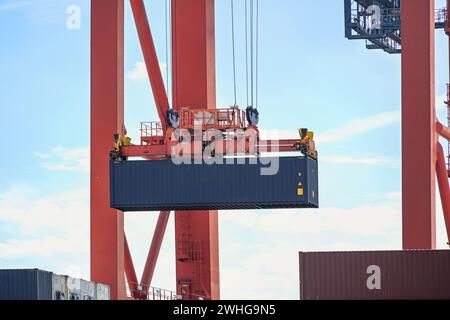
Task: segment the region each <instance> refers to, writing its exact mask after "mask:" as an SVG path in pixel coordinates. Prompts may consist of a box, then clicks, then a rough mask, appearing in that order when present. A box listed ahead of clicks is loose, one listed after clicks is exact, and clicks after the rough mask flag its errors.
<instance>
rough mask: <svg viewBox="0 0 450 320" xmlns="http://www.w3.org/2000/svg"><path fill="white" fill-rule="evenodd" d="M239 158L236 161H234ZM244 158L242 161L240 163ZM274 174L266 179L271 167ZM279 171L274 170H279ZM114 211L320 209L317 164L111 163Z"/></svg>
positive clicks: (286, 160)
mask: <svg viewBox="0 0 450 320" xmlns="http://www.w3.org/2000/svg"><path fill="white" fill-rule="evenodd" d="M235 160H236V159H235ZM241 160H242V159H241ZM275 161H278V163H279V170H278V172H277V173H276V174H275V175H262V174H261V173H262V170H264V169H263V168H266V169H267V168H268V167H270V165H267V164H268V163H271V164H276V162H275ZM275 167H276V166H275ZM110 179H111V190H110V191H111V193H110V200H111V207H112V208H115V209H119V210H122V211H159V210H215V209H218V210H229V209H233V210H236V209H278V208H317V207H318V206H319V193H318V167H317V161H316V160H313V159H311V158H308V157H280V158H261V159H259V160H258V163H256V164H251V163H250V159H245V163H244V164H236V163H235V164H212V165H208V164H205V163H202V164H183V165H176V164H174V163H173V162H172V161H171V160H161V161H157V160H154V161H149V160H144V161H118V162H110Z"/></svg>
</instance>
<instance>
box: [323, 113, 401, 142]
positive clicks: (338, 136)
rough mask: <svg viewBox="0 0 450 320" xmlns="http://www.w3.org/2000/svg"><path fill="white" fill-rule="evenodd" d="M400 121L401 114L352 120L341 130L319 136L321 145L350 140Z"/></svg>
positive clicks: (378, 115) (385, 114)
mask: <svg viewBox="0 0 450 320" xmlns="http://www.w3.org/2000/svg"><path fill="white" fill-rule="evenodd" d="M399 121H400V112H399V111H392V112H383V113H380V114H377V115H374V116H370V117H367V118H362V119H355V120H352V121H350V122H348V123H346V124H345V125H343V126H342V127H340V128H335V129H332V130H329V131H326V132H324V133H321V134H319V135H318V136H317V139H316V140H317V142H318V143H319V144H321V145H323V144H326V143H336V142H341V141H345V140H348V138H349V137H354V136H355V135H359V134H363V133H366V132H368V131H371V130H375V129H379V128H382V127H385V126H388V125H391V124H394V123H397V122H399Z"/></svg>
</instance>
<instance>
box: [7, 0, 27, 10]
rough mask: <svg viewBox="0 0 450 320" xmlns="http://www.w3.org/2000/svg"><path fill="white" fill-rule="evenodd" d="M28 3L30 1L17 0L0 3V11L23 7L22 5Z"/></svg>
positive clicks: (24, 5)
mask: <svg viewBox="0 0 450 320" xmlns="http://www.w3.org/2000/svg"><path fill="white" fill-rule="evenodd" d="M29 4H30V1H18V0H15V1H9V2H6V3H3V4H0V12H2V11H10V10H15V9H19V8H23V7H26V6H28V5H29Z"/></svg>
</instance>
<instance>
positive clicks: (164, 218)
mask: <svg viewBox="0 0 450 320" xmlns="http://www.w3.org/2000/svg"><path fill="white" fill-rule="evenodd" d="M169 218H170V211H161V213H160V214H159V217H158V222H157V223H156V228H155V232H154V233H153V239H152V244H151V246H150V251H149V252H148V256H147V261H146V263H145V267H144V272H143V273H142V279H141V287H142V290H143V292H142V294H143V295H144V297H145V296H146V295H147V294H148V289H149V288H150V286H151V284H152V279H153V274H154V272H155V267H156V262H157V261H158V256H159V251H160V250H161V244H162V241H163V239H164V233H165V232H166V227H167V223H168V222H169Z"/></svg>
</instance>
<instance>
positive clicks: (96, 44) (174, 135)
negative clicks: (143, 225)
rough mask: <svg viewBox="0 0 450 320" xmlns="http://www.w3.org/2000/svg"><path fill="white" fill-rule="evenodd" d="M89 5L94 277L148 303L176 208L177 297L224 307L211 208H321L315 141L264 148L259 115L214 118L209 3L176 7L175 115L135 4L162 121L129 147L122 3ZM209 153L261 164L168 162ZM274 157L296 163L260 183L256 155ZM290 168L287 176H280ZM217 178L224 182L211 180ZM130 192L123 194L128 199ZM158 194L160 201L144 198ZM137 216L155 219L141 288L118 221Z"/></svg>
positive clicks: (120, 295) (224, 113) (252, 111)
mask: <svg viewBox="0 0 450 320" xmlns="http://www.w3.org/2000/svg"><path fill="white" fill-rule="evenodd" d="M91 4H92V10H91V15H92V18H91V19H92V27H91V28H92V30H91V32H92V53H91V58H92V59H91V63H92V74H91V86H92V87H91V90H92V97H91V115H92V117H91V130H92V142H91V278H92V279H93V280H95V281H99V282H102V283H107V284H110V285H111V297H112V298H113V299H124V298H126V294H125V275H126V279H127V282H128V284H129V287H130V291H131V292H132V295H133V298H136V299H141V298H145V297H146V295H147V292H148V290H149V287H150V284H151V280H152V276H153V273H154V270H155V265H156V261H157V257H158V254H159V250H160V247H161V243H162V239H163V236H164V233H165V229H166V226H167V223H168V218H169V212H170V211H169V210H176V212H175V233H176V234H175V237H176V273H177V275H176V276H177V294H178V295H179V296H181V297H182V298H183V299H198V298H202V299H219V298H220V285H219V253H218V252H219V245H218V216H217V209H243V208H256V209H261V208H286V207H287V208H303V207H317V206H318V183H317V174H318V172H317V171H318V170H317V151H316V148H315V144H314V140H313V133H312V132H311V131H309V130H307V129H300V130H299V133H300V137H299V138H297V139H291V140H281V141H270V140H269V141H265V140H262V139H260V135H259V131H258V127H257V125H258V121H259V113H258V110H257V109H256V108H254V107H253V106H251V105H250V106H248V107H247V108H246V110H245V111H244V110H240V109H239V108H238V107H237V106H236V105H234V106H232V107H230V108H224V109H217V108H216V92H215V90H216V83H215V41H214V40H215V39H214V37H215V35H214V30H215V27H214V0H171V4H172V5H171V8H172V11H171V15H172V65H173V74H172V82H173V105H172V107H170V106H169V101H168V98H167V92H166V89H165V86H164V82H163V77H162V75H161V71H160V67H159V62H158V58H157V55H156V50H155V46H154V43H153V39H152V34H151V30H150V25H149V22H148V19H147V14H146V11H145V6H144V1H143V0H130V4H131V8H132V12H133V16H134V21H135V24H136V29H137V32H138V35H139V41H140V45H141V48H142V53H143V56H144V61H145V65H146V68H147V71H148V76H149V79H150V83H151V88H152V91H153V97H154V99H155V105H156V108H157V112H158V116H159V120H160V121H158V122H150V123H142V124H141V141H140V143H139V144H138V145H133V144H132V143H131V141H130V140H129V139H127V137H126V129H125V126H124V110H123V109H124V105H123V104H124V102H123V95H124V92H123V91H124V90H123V83H124V79H123V75H124V70H123V68H124V66H123V62H124V60H123V59H124V58H123V57H124V46H123V44H124V5H125V4H124V0H92V1H91ZM113 136H114V137H115V141H114V142H115V148H114V150H113V151H111V150H110V149H111V146H112V137H113ZM211 146H214V148H211ZM186 150H187V151H186ZM207 150H211V151H212V152H211V153H209V155H208V157H209V158H216V159H223V158H229V157H230V156H231V157H236V158H237V157H242V156H244V157H245V158H247V159H250V158H251V159H256V160H257V161H256V163H257V165H256V167H250V166H244V167H242V166H239V165H232V166H221V167H216V166H210V167H207V166H202V165H201V166H195V165H194V166H188V165H181V166H177V167H175V166H174V164H173V163H172V162H171V158H173V155H174V154H175V155H177V154H183V155H184V156H187V158H189V159H194V160H198V159H199V158H200V159H201V158H202V157H204V153H205V151H207ZM274 151H276V152H285V151H295V152H297V153H298V154H299V155H300V156H299V155H297V156H295V157H287V158H285V159H283V160H282V161H281V167H282V168H281V172H282V174H277V175H272V176H271V177H263V176H262V175H260V174H258V173H257V170H256V169H259V168H260V167H261V166H262V165H261V163H260V160H261V159H262V158H263V157H262V156H261V152H274ZM108 155H109V156H110V158H108ZM135 157H141V158H142V159H143V160H140V161H132V159H133V158H135ZM245 161H249V160H245ZM108 162H109V163H110V168H108ZM285 165H286V166H287V165H289V166H290V167H289V169H286V170H284V171H283V166H285ZM211 168H212V169H211ZM255 168H256V169H255ZM109 169H110V170H109ZM247 169H248V170H247ZM192 170H197V171H196V174H197V176H193V175H192V172H191V171H192ZM211 170H212V171H211ZM224 170H226V172H225V171H224ZM155 172H157V173H161V172H162V175H159V177H160V178H161V177H162V178H161V179H168V180H170V181H171V182H172V183H171V184H170V185H169V187H167V184H165V187H163V183H162V181H161V179H160V180H157V179H156V178H155V177H156V175H155ZM174 174H175V175H174ZM242 176H246V177H247V178H246V179H242ZM223 177H227V179H224V180H228V183H229V184H225V181H217V179H218V178H223ZM238 179H241V180H240V183H238ZM230 181H231V182H230ZM249 181H250V182H251V183H253V186H250V185H249ZM180 182H183V183H184V186H185V187H186V188H188V189H191V191H190V192H192V194H191V197H192V198H193V199H197V200H196V201H192V199H191V200H189V199H187V200H186V199H185V201H184V202H183V201H181V200H179V198H181V197H183V195H184V193H180V192H178V193H175V191H178V189H179V184H180ZM262 183H264V184H265V185H266V186H268V187H267V188H265V192H266V195H267V199H263V200H261V199H260V198H259V199H258V198H255V192H251V190H252V188H253V187H254V186H258V185H259V184H262ZM125 184H127V186H128V187H129V189H127V190H123V189H124V188H123V186H124V185H125ZM138 184H139V185H138ZM218 186H219V188H218ZM231 187H232V188H231ZM121 188H122V189H121ZM165 188H167V189H165ZM230 189H233V192H231V191H230ZM124 191H126V192H124ZM139 192H141V193H139ZM158 192H159V195H160V196H158V197H153V198H152V197H151V195H154V194H156V193H158ZM207 192H208V193H207ZM119 194H120V195H121V196H119ZM125 194H126V196H123V195H125ZM173 194H175V198H176V202H177V203H178V205H174V202H173V198H174V196H173ZM231 194H233V195H234V196H236V194H237V195H238V198H239V201H240V202H239V203H240V204H230V199H231V200H232V197H231V196H230V195H231ZM169 195H171V196H172V201H169V200H168V196H169ZM255 199H256V200H255ZM225 200H226V201H228V202H227V203H225V202H226V201H225ZM189 201H190V202H191V203H188V202H189ZM125 202H126V203H125ZM110 206H111V207H110ZM136 210H161V212H160V215H159V218H158V222H157V226H156V229H155V233H154V236H153V240H152V244H151V247H150V250H149V254H148V258H147V262H146V265H145V268H144V272H143V275H142V280H141V281H140V282H138V279H137V276H136V272H135V270H134V266H133V263H132V258H131V254H130V250H129V247H128V243H127V240H126V237H125V234H124V231H123V219H124V217H123V215H124V213H123V211H136Z"/></svg>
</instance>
